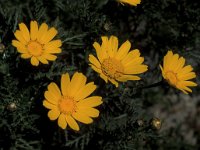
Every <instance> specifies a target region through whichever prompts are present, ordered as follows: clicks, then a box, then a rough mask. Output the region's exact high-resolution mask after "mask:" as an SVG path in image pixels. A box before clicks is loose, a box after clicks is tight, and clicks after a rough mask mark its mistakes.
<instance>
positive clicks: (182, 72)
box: [178, 65, 193, 75]
mask: <svg viewBox="0 0 200 150" xmlns="http://www.w3.org/2000/svg"><path fill="white" fill-rule="evenodd" d="M192 70H193V68H192V66H191V65H187V66H185V67H184V68H182V69H181V70H180V71H179V72H178V74H180V75H181V74H187V73H189V72H191V71H192Z"/></svg>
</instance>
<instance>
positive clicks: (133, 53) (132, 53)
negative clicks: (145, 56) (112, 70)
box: [121, 49, 140, 65]
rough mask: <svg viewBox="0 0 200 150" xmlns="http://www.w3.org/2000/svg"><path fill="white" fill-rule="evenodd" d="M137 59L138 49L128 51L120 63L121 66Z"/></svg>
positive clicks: (138, 55)
mask: <svg viewBox="0 0 200 150" xmlns="http://www.w3.org/2000/svg"><path fill="white" fill-rule="evenodd" d="M139 57H140V51H139V50H138V49H135V50H132V51H130V52H129V53H128V54H127V55H126V57H124V59H123V60H122V61H121V62H122V64H124V65H125V64H127V63H129V62H130V61H132V60H133V59H135V58H139Z"/></svg>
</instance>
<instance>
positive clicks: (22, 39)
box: [14, 30, 27, 45]
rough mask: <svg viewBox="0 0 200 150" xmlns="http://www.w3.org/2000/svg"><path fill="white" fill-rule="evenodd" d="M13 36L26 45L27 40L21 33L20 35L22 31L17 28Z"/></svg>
mask: <svg viewBox="0 0 200 150" xmlns="http://www.w3.org/2000/svg"><path fill="white" fill-rule="evenodd" d="M14 35H15V37H16V38H17V40H18V41H19V42H20V43H22V44H23V45H26V44H27V41H26V40H25V39H24V37H23V35H22V32H21V31H19V30H17V31H16V32H15V33H14Z"/></svg>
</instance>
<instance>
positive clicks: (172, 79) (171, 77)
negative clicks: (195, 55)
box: [166, 71, 178, 86]
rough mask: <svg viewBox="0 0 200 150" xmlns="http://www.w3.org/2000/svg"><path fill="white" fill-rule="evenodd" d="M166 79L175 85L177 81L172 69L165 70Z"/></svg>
mask: <svg viewBox="0 0 200 150" xmlns="http://www.w3.org/2000/svg"><path fill="white" fill-rule="evenodd" d="M166 80H167V81H168V82H169V84H171V85H173V86H175V85H176V84H177V82H178V78H177V75H176V73H174V72H172V71H168V72H166Z"/></svg>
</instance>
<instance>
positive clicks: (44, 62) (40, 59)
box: [37, 56, 49, 64]
mask: <svg viewBox="0 0 200 150" xmlns="http://www.w3.org/2000/svg"><path fill="white" fill-rule="evenodd" d="M37 59H38V60H39V61H40V62H41V63H43V64H48V63H49V62H48V61H47V60H46V59H45V58H44V57H43V56H39V57H37Z"/></svg>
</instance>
